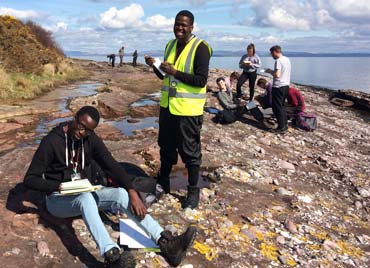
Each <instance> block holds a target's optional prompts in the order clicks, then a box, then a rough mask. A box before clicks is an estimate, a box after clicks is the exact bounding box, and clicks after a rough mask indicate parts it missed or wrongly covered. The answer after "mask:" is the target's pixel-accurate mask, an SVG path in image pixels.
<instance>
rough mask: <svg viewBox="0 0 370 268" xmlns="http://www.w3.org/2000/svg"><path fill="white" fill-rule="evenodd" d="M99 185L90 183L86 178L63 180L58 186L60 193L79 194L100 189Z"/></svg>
mask: <svg viewBox="0 0 370 268" xmlns="http://www.w3.org/2000/svg"><path fill="white" fill-rule="evenodd" d="M101 188H102V186H101V185H91V183H90V181H89V180H88V179H83V180H75V181H68V182H63V183H62V184H61V186H60V194H61V195H68V194H79V193H84V192H93V191H97V190H100V189H101Z"/></svg>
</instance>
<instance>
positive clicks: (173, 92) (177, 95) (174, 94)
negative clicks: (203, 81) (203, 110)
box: [162, 86, 207, 99]
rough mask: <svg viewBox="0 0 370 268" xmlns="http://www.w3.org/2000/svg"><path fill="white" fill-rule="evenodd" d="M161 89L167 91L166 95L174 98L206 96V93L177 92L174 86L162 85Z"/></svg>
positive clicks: (201, 97) (200, 97) (199, 97)
mask: <svg viewBox="0 0 370 268" xmlns="http://www.w3.org/2000/svg"><path fill="white" fill-rule="evenodd" d="M162 91H166V92H168V97H175V98H187V99H204V98H205V97H207V94H198V93H184V92H177V90H176V88H175V87H169V86H162Z"/></svg>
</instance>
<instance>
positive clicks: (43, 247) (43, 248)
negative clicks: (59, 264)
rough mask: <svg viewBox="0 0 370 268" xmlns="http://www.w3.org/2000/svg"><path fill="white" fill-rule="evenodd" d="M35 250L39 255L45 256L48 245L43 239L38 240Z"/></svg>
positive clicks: (47, 251)
mask: <svg viewBox="0 0 370 268" xmlns="http://www.w3.org/2000/svg"><path fill="white" fill-rule="evenodd" d="M37 250H38V251H39V253H40V255H41V256H47V255H48V254H49V253H50V250H49V246H48V244H47V243H46V242H45V241H40V242H38V243H37Z"/></svg>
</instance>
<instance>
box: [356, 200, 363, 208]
mask: <svg viewBox="0 0 370 268" xmlns="http://www.w3.org/2000/svg"><path fill="white" fill-rule="evenodd" d="M355 207H356V209H361V208H362V207H363V206H362V203H361V202H360V201H356V202H355Z"/></svg>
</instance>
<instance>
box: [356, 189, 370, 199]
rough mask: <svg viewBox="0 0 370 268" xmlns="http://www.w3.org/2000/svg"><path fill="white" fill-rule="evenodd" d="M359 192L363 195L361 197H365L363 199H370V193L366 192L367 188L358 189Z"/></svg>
mask: <svg viewBox="0 0 370 268" xmlns="http://www.w3.org/2000/svg"><path fill="white" fill-rule="evenodd" d="M357 191H358V193H359V194H360V195H361V197H363V198H367V197H370V192H369V191H368V190H366V189H365V188H361V187H358V188H357Z"/></svg>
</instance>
